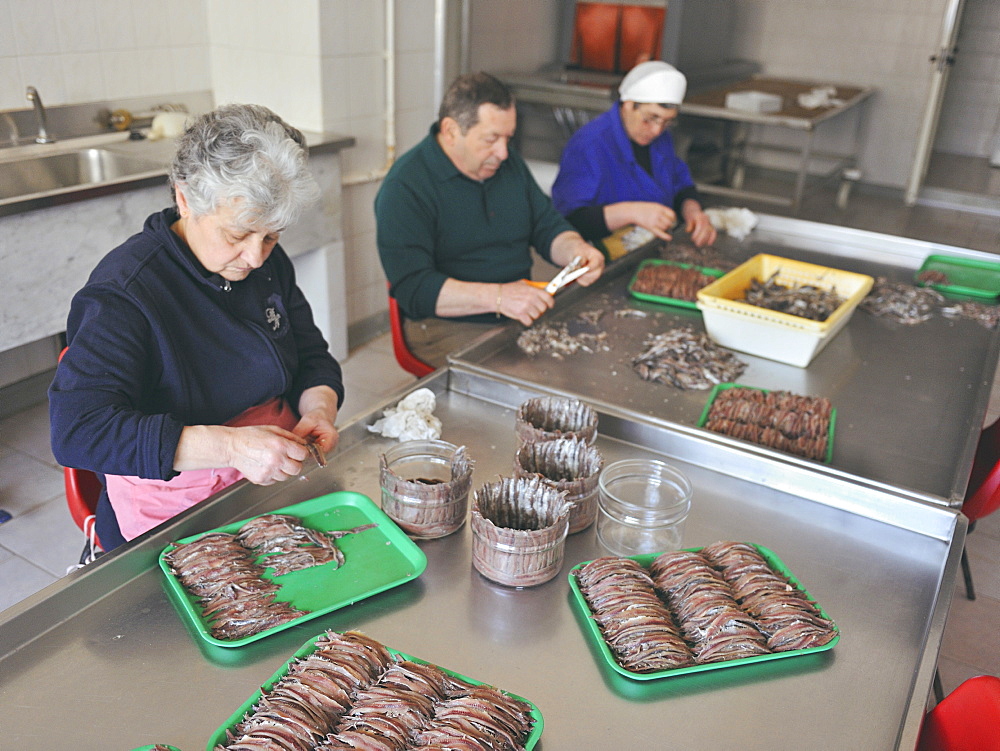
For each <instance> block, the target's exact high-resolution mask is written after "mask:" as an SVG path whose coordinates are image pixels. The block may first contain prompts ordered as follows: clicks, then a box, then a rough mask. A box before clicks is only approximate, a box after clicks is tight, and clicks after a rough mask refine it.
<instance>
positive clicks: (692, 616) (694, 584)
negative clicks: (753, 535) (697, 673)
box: [649, 550, 769, 663]
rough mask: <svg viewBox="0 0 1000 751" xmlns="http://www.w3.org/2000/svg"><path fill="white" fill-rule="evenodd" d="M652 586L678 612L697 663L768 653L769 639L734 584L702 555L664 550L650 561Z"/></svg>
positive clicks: (678, 619)
mask: <svg viewBox="0 0 1000 751" xmlns="http://www.w3.org/2000/svg"><path fill="white" fill-rule="evenodd" d="M649 573H650V575H651V576H652V578H653V582H654V583H655V584H656V589H657V591H658V592H659V593H660V595H661V596H662V597H663V598H664V599H665V600H666V602H667V604H668V605H669V606H670V609H671V610H672V611H673V612H674V613H676V614H677V622H678V624H679V625H680V628H681V632H682V633H683V634H684V636H685V638H686V639H687V640H688V642H689V643H690V644H691V650H692V652H694V656H695V659H696V660H697V661H698V662H700V663H708V662H723V661H724V660H738V659H740V658H741V657H756V656H757V655H766V654H768V652H769V650H768V648H767V640H766V639H765V638H764V635H763V634H762V633H761V632H760V629H758V628H757V625H756V624H755V623H754V620H753V618H752V617H751V616H750V615H749V614H748V613H746V612H744V611H743V610H742V609H741V608H740V605H739V603H738V602H737V601H736V594H735V592H733V589H732V587H730V586H729V584H728V583H727V582H726V581H725V579H723V578H722V575H721V574H720V573H719V572H718V571H716V570H715V569H714V568H712V566H710V565H709V563H708V561H707V560H706V559H705V558H704V557H703V556H702V555H700V554H698V553H694V552H688V551H684V550H681V551H677V552H673V553H663V554H662V555H659V556H657V557H656V558H655V559H654V560H653V562H652V563H651V564H650V565H649Z"/></svg>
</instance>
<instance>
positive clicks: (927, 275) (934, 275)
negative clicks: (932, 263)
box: [917, 269, 948, 284]
mask: <svg viewBox="0 0 1000 751" xmlns="http://www.w3.org/2000/svg"><path fill="white" fill-rule="evenodd" d="M917 281H918V282H920V283H921V284H948V275H947V274H946V273H944V272H943V271H938V270H937V269H926V270H925V271H921V272H920V273H919V274H917Z"/></svg>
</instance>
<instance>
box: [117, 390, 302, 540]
mask: <svg viewBox="0 0 1000 751" xmlns="http://www.w3.org/2000/svg"><path fill="white" fill-rule="evenodd" d="M298 421H299V418H298V417H297V416H296V414H295V412H293V411H292V408H291V406H289V404H288V402H286V401H285V400H284V399H282V398H280V397H276V398H274V399H272V400H271V401H269V402H265V403H264V404H258V405H257V406H256V407H250V409H248V410H246V411H245V412H243V413H241V414H239V415H237V416H236V417H234V418H233V419H232V420H230V421H229V422H227V423H226V425H227V426H229V427H231V428H238V427H244V426H248V425H277V426H278V427H279V428H284V429H285V430H291V429H292V428H294V427H295V425H296V424H297V423H298ZM242 479H243V474H242V473H241V472H239V471H238V470H236V469H233V468H232V467H223V468H221V469H189V470H186V471H184V472H181V473H180V474H178V475H177V476H176V477H174V478H172V479H170V480H146V479H143V478H141V477H133V476H125V475H106V476H105V482H106V483H107V488H108V500H110V501H111V507H112V508H113V509H114V510H115V516H117V517H118V526H119V527H120V528H121V531H122V536H123V537H124V538H125V539H126V540H132V539H134V538H136V537H138V536H139V535H141V534H142V533H143V532H145V531H147V530H150V529H152V528H153V527H155V526H156V525H157V524H160V523H161V522H164V521H166V520H167V519H169V518H171V517H173V516H176V515H177V514H179V513H180V512H181V511H184V510H185V509H188V508H191V506H193V505H195V504H196V503H198V502H199V501H203V500H205V499H206V498H208V497H209V496H210V495H213V494H215V493H218V492H219V491H220V490H223V489H224V488H228V487H229V486H230V485H232V484H233V483H235V482H237V481H238V480H242Z"/></svg>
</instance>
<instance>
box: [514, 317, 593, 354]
mask: <svg viewBox="0 0 1000 751" xmlns="http://www.w3.org/2000/svg"><path fill="white" fill-rule="evenodd" d="M607 338H608V334H607V332H605V331H600V332H597V333H590V332H587V331H584V332H580V333H578V334H571V333H570V331H569V326H568V325H566V324H565V323H552V324H546V323H541V324H539V323H536V324H535V325H533V326H530V327H529V328H527V329H525V330H524V331H522V332H521V335H520V336H518V337H517V346H518V348H519V349H520V350H521V351H522V352H524V353H525V354H526V355H530V356H531V357H534V356H535V355H538V354H541V353H542V352H548V353H549V354H550V355H551V356H552V357H555V358H556V359H560V360H561V359H562V358H563V357H565V356H567V355H574V354H576V353H577V352H587V353H589V354H593V353H595V352H598V351H601V350H603V351H605V352H606V351H608V349H610V348H609V347H608V346H607V344H606V343H605V340H606V339H607Z"/></svg>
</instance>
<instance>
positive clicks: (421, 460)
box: [379, 440, 473, 540]
mask: <svg viewBox="0 0 1000 751" xmlns="http://www.w3.org/2000/svg"><path fill="white" fill-rule="evenodd" d="M472 465H473V462H472V460H470V459H469V458H468V455H467V453H466V451H465V446H462V447H458V446H455V445H454V444H451V443H448V442H447V441H440V440H424V441H403V442H402V443H399V444H397V445H395V446H393V447H392V448H390V449H389V450H388V451H386V452H385V453H384V454H383V455H382V457H381V460H380V472H379V476H380V484H381V486H382V510H383V511H384V512H385V513H386V515H387V516H388V517H389V518H390V519H392V520H393V521H394V522H396V524H398V525H399V527H400V529H402V530H403V531H404V532H406V534H407V535H409V536H410V537H412V538H414V539H417V540H432V539H435V538H438V537H444V536H445V535H450V534H451V533H452V532H455V531H456V530H458V529H459V528H460V527H461V526H462V525H463V524H464V523H465V517H466V515H467V514H468V510H469V490H470V488H471V487H472Z"/></svg>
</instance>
